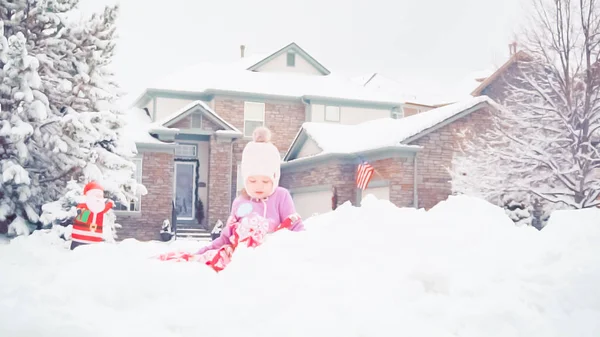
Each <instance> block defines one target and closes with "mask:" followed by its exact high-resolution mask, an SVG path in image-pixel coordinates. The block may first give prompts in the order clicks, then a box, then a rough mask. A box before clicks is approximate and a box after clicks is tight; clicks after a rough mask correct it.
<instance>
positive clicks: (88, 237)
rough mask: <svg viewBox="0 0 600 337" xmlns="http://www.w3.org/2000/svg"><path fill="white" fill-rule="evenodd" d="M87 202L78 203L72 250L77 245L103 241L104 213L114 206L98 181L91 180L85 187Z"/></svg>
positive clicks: (72, 236) (84, 192)
mask: <svg viewBox="0 0 600 337" xmlns="http://www.w3.org/2000/svg"><path fill="white" fill-rule="evenodd" d="M83 195H84V196H85V203H83V204H79V205H77V217H76V218H75V220H74V221H73V231H72V233H71V239H72V242H71V250H73V249H75V247H77V246H80V245H84V244H90V243H97V242H102V241H103V238H102V225H103V224H104V214H105V213H106V212H108V211H109V210H110V209H111V208H113V206H114V204H113V202H112V201H111V200H108V201H107V200H106V199H104V188H102V186H100V184H98V183H97V182H94V181H92V182H89V183H88V184H87V185H85V187H84V189H83Z"/></svg>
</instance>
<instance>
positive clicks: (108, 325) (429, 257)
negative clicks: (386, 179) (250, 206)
mask: <svg viewBox="0 0 600 337" xmlns="http://www.w3.org/2000/svg"><path fill="white" fill-rule="evenodd" d="M558 214H559V216H557V217H556V218H554V222H551V223H550V224H549V225H548V227H547V229H549V230H548V231H546V229H544V230H543V231H541V232H538V231H537V230H535V229H532V228H522V227H520V228H517V227H515V226H514V225H513V224H512V222H511V220H510V219H508V217H507V216H506V215H505V214H504V211H503V210H502V209H500V208H497V207H495V206H492V205H490V204H489V203H486V202H484V201H481V200H478V199H473V198H468V197H451V198H449V200H448V201H446V202H442V203H440V204H439V205H437V206H436V207H434V208H433V209H431V210H430V211H428V212H425V211H424V210H414V209H399V208H396V207H394V206H393V205H391V204H390V203H389V202H387V201H377V200H375V199H374V198H373V197H372V196H368V197H367V198H365V200H364V201H363V207H361V208H355V207H352V206H350V205H348V204H344V205H342V206H341V207H339V208H338V209H337V210H336V211H334V212H330V213H327V214H324V215H321V216H316V217H313V218H310V219H308V220H307V221H306V226H307V229H308V230H307V231H305V232H302V233H292V232H281V233H277V234H274V235H271V236H270V237H269V238H268V240H267V242H266V243H265V245H263V246H261V247H259V248H258V249H256V250H240V251H238V252H236V256H234V262H233V263H232V264H231V265H230V266H229V267H228V268H227V269H226V270H225V271H224V272H222V273H220V274H215V273H214V272H212V271H211V270H210V269H209V268H207V267H205V266H203V265H198V264H195V263H170V262H160V261H156V260H152V259H150V258H149V256H152V255H154V254H157V253H159V252H163V251H167V250H172V249H175V248H176V247H182V248H186V249H196V248H197V245H198V244H195V243H193V242H189V241H184V242H181V241H179V242H175V243H168V244H166V243H158V242H150V243H140V242H137V241H134V240H126V241H124V242H122V243H120V244H116V245H114V244H103V245H97V246H90V247H81V248H78V249H76V250H75V251H72V252H71V251H68V250H66V249H64V248H62V246H60V244H59V241H58V240H56V239H52V237H51V235H47V234H46V235H44V234H41V233H39V232H38V233H34V234H33V235H31V236H29V237H19V238H16V239H14V240H13V241H11V243H10V244H9V245H1V246H0V271H1V273H2V277H0V336H36V335H43V336H60V337H65V336H146V337H149V336H161V337H170V336H246V337H255V336H262V337H269V336H277V337H280V336H302V337H305V336H315V337H316V336H327V337H335V336H344V337H348V336H365V337H368V336H377V337H381V336H394V337H395V336H411V337H417V336H428V337H429V336H441V337H450V336H453V337H472V336H473V337H475V336H486V337H494V336H498V337H500V336H501V337H510V336H530V337H535V336H544V337H553V336H590V337H591V336H598V335H600V292H599V291H598V290H597V284H598V283H599V282H600V236H599V235H598V233H599V232H600V230H598V228H597V227H595V226H594V224H596V223H597V220H595V219H598V218H599V217H598V215H600V214H598V211H597V210H596V213H595V214H592V212H590V213H585V212H581V211H579V212H577V211H570V212H563V213H558ZM574 222H576V224H575V225H574V226H573V223H574ZM561 237H565V239H564V240H561Z"/></svg>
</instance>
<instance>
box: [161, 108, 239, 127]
mask: <svg viewBox="0 0 600 337" xmlns="http://www.w3.org/2000/svg"><path fill="white" fill-rule="evenodd" d="M195 108H200V109H201V110H202V112H203V113H205V114H207V115H208V117H209V118H211V117H212V119H213V120H214V121H216V122H217V123H218V124H221V125H222V126H223V127H224V128H226V129H228V130H230V131H232V132H234V133H241V131H240V130H238V129H237V128H236V127H235V126H233V125H232V124H231V123H228V122H227V121H226V120H224V119H223V118H222V117H221V116H219V114H217V113H216V112H215V111H214V110H213V109H211V108H210V107H209V106H208V104H206V103H205V102H203V101H194V102H191V103H190V104H188V105H186V106H184V107H183V108H181V109H179V110H177V111H175V112H173V113H172V114H170V115H168V116H167V117H165V118H163V119H162V120H160V121H158V122H155V123H153V124H155V125H156V126H158V127H165V126H167V125H168V124H170V123H172V122H173V121H175V120H177V119H179V118H180V117H183V116H184V115H186V114H187V113H188V112H190V111H191V110H193V109H195Z"/></svg>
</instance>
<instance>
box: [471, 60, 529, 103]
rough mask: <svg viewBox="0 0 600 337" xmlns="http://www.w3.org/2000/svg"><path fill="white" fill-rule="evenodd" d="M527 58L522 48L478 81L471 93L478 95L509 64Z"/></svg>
mask: <svg viewBox="0 0 600 337" xmlns="http://www.w3.org/2000/svg"><path fill="white" fill-rule="evenodd" d="M528 59H530V56H529V55H528V54H527V53H525V52H524V51H522V50H521V51H518V52H517V53H515V54H513V55H512V56H511V57H510V58H509V59H508V60H507V61H506V62H505V63H504V64H503V65H502V66H500V67H499V68H498V69H496V70H495V71H494V72H492V73H490V74H489V76H487V77H486V78H485V79H483V81H481V82H480V83H479V85H478V86H477V87H475V88H474V89H473V91H472V92H471V95H473V96H478V95H480V94H481V92H482V91H483V90H484V89H485V88H486V87H487V86H489V85H490V84H491V83H492V82H493V81H495V80H496V79H498V78H499V77H500V76H501V75H502V73H504V71H505V70H507V69H508V68H509V67H510V66H511V65H513V64H514V63H516V62H517V61H522V60H528Z"/></svg>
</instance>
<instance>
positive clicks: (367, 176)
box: [356, 162, 375, 190]
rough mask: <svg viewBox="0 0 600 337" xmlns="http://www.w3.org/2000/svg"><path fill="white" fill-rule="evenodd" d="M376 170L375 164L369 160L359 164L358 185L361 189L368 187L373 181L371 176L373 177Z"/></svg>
mask: <svg viewBox="0 0 600 337" xmlns="http://www.w3.org/2000/svg"><path fill="white" fill-rule="evenodd" d="M374 171H375V169H374V168H373V166H371V164H369V163H367V162H362V163H361V164H360V165H358V170H357V172H356V186H357V187H358V188H360V189H361V190H364V189H365V188H367V186H368V185H369V182H370V181H371V177H373V172H374Z"/></svg>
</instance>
